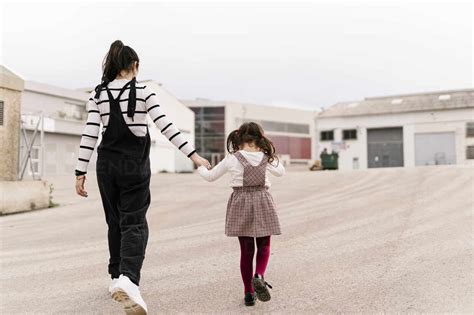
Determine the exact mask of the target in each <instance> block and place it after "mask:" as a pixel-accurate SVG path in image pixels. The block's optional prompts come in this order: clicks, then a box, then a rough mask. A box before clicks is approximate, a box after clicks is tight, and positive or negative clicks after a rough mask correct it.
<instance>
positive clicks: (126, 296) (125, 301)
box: [111, 275, 148, 315]
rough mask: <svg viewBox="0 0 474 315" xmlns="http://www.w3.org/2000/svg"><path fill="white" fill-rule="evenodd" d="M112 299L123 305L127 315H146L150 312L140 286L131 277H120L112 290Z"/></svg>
mask: <svg viewBox="0 0 474 315" xmlns="http://www.w3.org/2000/svg"><path fill="white" fill-rule="evenodd" d="M111 293H112V299H114V301H117V302H119V303H121V304H122V306H123V309H124V310H125V313H126V314H127V315H132V314H133V315H146V314H147V312H148V310H147V307H146V304H145V301H143V298H142V296H141V294H140V290H139V289H138V286H137V285H136V284H135V283H133V282H132V281H131V280H130V278H129V277H127V276H124V275H120V277H119V278H118V280H117V282H116V284H115V286H114V287H113V288H112V292H111Z"/></svg>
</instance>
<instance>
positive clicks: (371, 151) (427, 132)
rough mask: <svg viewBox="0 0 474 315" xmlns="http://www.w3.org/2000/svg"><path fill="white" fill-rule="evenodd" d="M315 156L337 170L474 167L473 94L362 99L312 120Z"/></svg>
mask: <svg viewBox="0 0 474 315" xmlns="http://www.w3.org/2000/svg"><path fill="white" fill-rule="evenodd" d="M315 125H316V132H317V139H318V140H317V143H316V146H317V152H318V155H319V153H321V151H323V150H324V149H327V150H328V152H330V151H334V152H337V153H338V157H339V161H338V164H339V169H365V168H376V167H402V166H408V167H411V166H421V165H440V164H473V162H474V90H473V89H467V90H454V91H441V92H432V93H419V94H406V95H395V96H384V97H372V98H365V99H364V100H362V101H356V102H344V103H338V104H335V105H333V106H331V107H329V108H327V109H326V110H323V111H322V112H320V113H318V114H317V115H316V117H315Z"/></svg>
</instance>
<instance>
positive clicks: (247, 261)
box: [239, 236, 255, 293]
mask: <svg viewBox="0 0 474 315" xmlns="http://www.w3.org/2000/svg"><path fill="white" fill-rule="evenodd" d="M239 243H240V273H241V274H242V281H243V282H244V293H246V292H251V293H253V287H252V277H253V255H254V253H255V243H254V239H253V237H244V236H239Z"/></svg>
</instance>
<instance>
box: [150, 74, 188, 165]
mask: <svg viewBox="0 0 474 315" xmlns="http://www.w3.org/2000/svg"><path fill="white" fill-rule="evenodd" d="M144 84H146V85H147V86H148V87H150V88H151V89H152V90H153V91H154V92H155V93H156V96H157V98H158V101H159V102H160V106H161V108H162V109H163V112H164V113H165V114H166V115H167V116H168V117H169V119H170V120H171V121H172V122H173V124H175V125H176V127H178V129H179V130H180V131H181V134H182V135H183V136H184V137H185V138H186V139H187V141H188V142H189V143H191V144H193V145H194V112H193V111H191V110H190V109H189V108H188V107H186V106H185V105H184V104H183V103H181V102H180V101H179V100H177V99H176V98H175V97H174V96H173V95H172V94H171V93H170V92H168V91H167V90H166V89H164V88H163V87H162V86H161V85H159V84H157V83H156V82H154V81H148V82H144ZM148 125H149V130H150V137H151V140H152V145H151V148H150V162H151V170H152V172H153V173H157V172H162V171H166V172H192V171H193V169H194V166H193V162H192V161H191V160H190V159H189V158H188V157H187V156H185V155H184V154H183V153H182V152H181V151H179V150H178V149H177V148H176V147H175V146H174V145H173V144H172V143H171V142H169V141H168V139H166V137H165V136H163V135H162V134H161V132H160V130H158V128H157V127H156V125H155V124H154V123H153V121H152V120H151V119H150V117H148Z"/></svg>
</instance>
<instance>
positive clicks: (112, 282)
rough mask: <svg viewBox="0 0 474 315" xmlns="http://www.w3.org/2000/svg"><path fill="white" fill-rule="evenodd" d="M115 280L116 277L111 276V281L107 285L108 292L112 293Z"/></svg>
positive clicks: (116, 279)
mask: <svg viewBox="0 0 474 315" xmlns="http://www.w3.org/2000/svg"><path fill="white" fill-rule="evenodd" d="M117 282H118V278H112V281H110V285H109V292H110V293H112V290H113V289H114V287H115V285H116V284H117Z"/></svg>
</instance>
